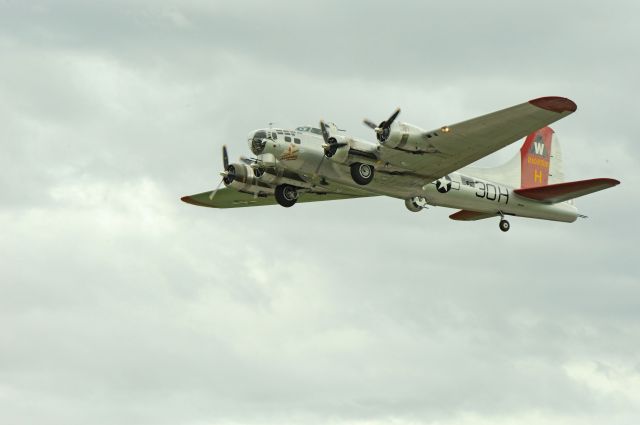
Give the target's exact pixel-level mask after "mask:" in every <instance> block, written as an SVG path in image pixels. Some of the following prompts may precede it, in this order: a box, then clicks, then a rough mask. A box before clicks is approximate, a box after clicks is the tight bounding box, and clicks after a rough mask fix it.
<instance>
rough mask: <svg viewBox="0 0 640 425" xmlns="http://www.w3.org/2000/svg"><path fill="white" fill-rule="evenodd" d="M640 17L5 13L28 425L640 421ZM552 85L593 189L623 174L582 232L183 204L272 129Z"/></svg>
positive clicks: (432, 110) (154, 6) (500, 99)
mask: <svg viewBox="0 0 640 425" xmlns="http://www.w3.org/2000/svg"><path fill="white" fill-rule="evenodd" d="M636 9H637V7H636V5H635V4H632V3H627V4H625V3H620V4H619V5H617V6H616V7H605V6H604V5H600V4H597V3H595V2H587V3H584V2H582V3H579V4H578V3H576V4H566V5H562V6H560V5H557V4H555V3H552V2H542V3H540V2H537V3H536V4H535V5H534V4H532V5H518V6H516V5H513V4H511V3H503V2H489V3H486V2H485V3H483V4H482V5H480V4H477V5H476V4H475V3H471V4H468V3H465V2H457V3H453V4H450V5H429V4H419V3H411V2H401V3H397V4H394V5H390V4H377V5H372V4H370V3H366V2H352V3H349V4H348V5H347V4H343V3H340V2H316V3H307V4H304V5H302V4H298V3H287V2H275V3H274V2H270V3H269V4H266V3H265V4H262V3H259V2H258V3H251V2H233V3H227V4H214V3H208V2H198V1H190V2H164V3H162V4H158V3H157V2H143V1H140V2H133V3H132V2H111V3H108V4H100V5H98V4H87V3H84V2H69V1H67V2H56V3H52V2H31V3H17V2H11V1H5V2H3V3H0V28H2V30H0V55H1V56H2V57H3V61H2V62H3V66H2V67H1V68H0V90H1V91H2V94H3V96H2V97H1V98H0V112H1V113H2V116H3V117H4V120H3V125H2V130H0V143H1V145H0V146H1V147H2V152H3V155H1V156H0V167H2V170H3V174H2V178H1V179H0V194H1V195H2V196H1V199H2V200H1V201H0V224H2V228H3V237H2V239H0V270H1V271H2V272H1V273H0V277H1V279H0V282H1V283H0V290H1V291H2V296H1V297H0V306H1V307H0V317H1V320H2V323H3V326H2V330H1V331H0V421H1V422H3V423H51V424H56V423H65V424H68V423H86V422H91V423H132V422H135V423H154V424H157V423H185V424H201V423H282V422H295V423H326V422H327V421H329V422H335V423H383V422H385V423H387V422H393V421H395V422H397V423H403V424H404V423H441V424H448V423H463V424H485V423H513V422H525V423H548V424H555V423H563V424H564V423H580V424H584V423H602V422H604V421H606V422H608V423H619V424H627V423H634V420H635V419H636V418H637V416H638V412H639V411H640V387H639V386H638V382H639V379H640V375H639V374H638V358H637V354H636V352H637V345H638V341H640V321H639V316H638V313H637V302H636V300H637V299H638V296H639V295H640V294H639V292H638V286H637V283H638V273H637V272H636V271H635V268H634V264H633V261H634V259H635V245H636V239H637V233H638V230H637V229H638V228H637V225H636V224H635V222H636V220H635V219H634V217H633V214H634V213H635V211H636V210H637V209H638V208H637V207H638V201H637V200H636V198H635V197H634V195H635V193H634V191H633V189H632V188H633V187H635V186H636V185H637V184H639V183H640V181H639V180H640V179H639V178H638V173H637V171H636V170H637V169H638V165H639V164H638V159H637V158H638V154H640V152H639V151H638V148H637V144H636V143H635V132H636V130H635V127H634V117H633V115H632V114H633V112H634V111H635V109H637V108H635V106H634V104H633V102H634V98H633V93H635V92H636V91H637V89H638V83H637V78H636V77H635V75H636V74H637V72H636V70H637V67H638V66H637V60H636V56H637V55H634V54H633V53H634V52H636V51H637V46H636V45H635V40H636V39H637V36H638V33H637V29H636V27H635V25H634V24H635V23H634V21H633V19H634V18H633V17H634V16H635V15H637V13H634V12H637V10H636ZM550 94H558V95H566V96H570V97H572V98H573V99H575V100H576V101H577V103H578V105H579V110H578V112H577V113H576V114H574V115H573V116H571V117H570V118H567V119H566V120H563V121H562V122H559V123H557V124H556V125H555V126H554V128H555V129H556V131H557V132H558V134H559V137H560V139H561V142H562V144H563V151H564V155H565V166H566V168H567V175H568V177H570V178H576V179H578V178H588V177H601V176H602V177H604V176H611V177H616V178H619V179H620V180H622V181H623V184H622V185H621V186H620V187H617V188H615V189H612V190H611V191H606V192H602V193H599V194H597V195H593V196H591V197H586V198H584V199H581V200H580V201H579V206H580V208H581V209H582V210H583V211H584V212H585V213H586V214H588V215H589V216H590V218H589V219H588V220H581V221H579V222H578V223H575V224H573V225H566V224H559V223H546V222H541V221H528V220H515V219H514V220H513V223H512V224H513V229H512V231H511V232H509V234H508V235H503V234H501V233H500V232H499V231H498V229H497V228H496V227H497V226H496V223H495V222H494V221H491V222H478V223H456V222H452V221H450V220H449V219H448V218H447V216H448V214H450V213H451V211H450V210H447V209H444V208H432V209H430V210H428V211H427V212H424V213H420V214H411V213H408V212H407V211H406V210H405V209H404V206H403V205H402V203H401V202H399V201H395V200H391V199H382V198H374V199H364V200H353V201H344V202H329V203H324V204H322V205H312V204H309V205H300V206H297V207H296V208H292V209H289V210H284V209H282V208H279V207H265V208H262V209H245V210H234V211H217V210H209V209H202V208H195V207H193V206H190V205H186V204H183V203H180V202H179V200H178V198H179V197H180V196H182V195H185V194H189V193H195V192H199V191H201V190H205V189H210V188H212V187H214V186H215V185H216V184H217V182H218V178H219V177H218V176H217V172H218V170H219V169H220V153H219V151H220V148H221V146H222V144H225V143H226V144H228V145H229V148H230V150H231V153H232V155H233V156H239V155H241V154H246V153H247V148H246V146H245V143H244V139H245V136H246V134H247V132H248V131H250V130H251V129H254V128H258V127H262V126H265V125H266V123H267V122H270V121H274V122H277V123H278V125H282V126H285V127H287V126H296V125H299V124H300V123H314V122H316V121H317V120H319V119H320V118H325V119H330V120H334V121H336V122H338V123H339V124H340V125H341V126H342V127H346V128H348V129H349V130H350V131H352V132H353V133H354V134H356V135H358V136H361V137H371V135H370V134H369V133H368V130H367V129H366V128H365V127H363V126H361V124H360V121H361V119H362V118H363V117H364V116H368V117H370V118H373V119H379V118H380V117H382V116H385V115H387V114H388V113H389V112H390V111H391V110H392V109H393V108H394V107H396V106H402V108H403V118H404V119H406V120H407V121H409V122H415V123H416V124H418V125H421V126H425V127H433V128H437V127H439V126H440V125H442V124H444V123H450V122H456V121H460V120H463V119H466V118H469V117H472V116H475V115H479V114H483V113H486V112H488V111H491V110H494V109H498V108H502V107H505V106H508V105H511V104H515V103H518V102H521V101H523V100H526V99H529V98H532V97H537V96H542V95H550ZM516 149H517V146H512V147H509V148H507V149H505V151H504V152H500V153H497V154H496V155H494V156H492V157H490V158H487V159H485V160H483V161H482V163H484V164H496V163H498V162H500V161H502V160H504V159H506V158H508V157H510V156H511V155H513V154H514V153H515V151H516Z"/></svg>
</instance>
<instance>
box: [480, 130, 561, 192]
mask: <svg viewBox="0 0 640 425" xmlns="http://www.w3.org/2000/svg"><path fill="white" fill-rule="evenodd" d="M469 172H470V173H471V174H472V175H475V176H478V177H480V178H484V179H487V180H493V181H496V182H502V183H505V184H508V185H511V186H513V187H515V188H518V187H520V188H523V189H524V188H530V187H537V186H546V185H549V184H556V183H562V182H563V181H564V174H563V171H562V155H561V152H560V143H558V137H557V136H556V134H555V132H554V131H553V130H552V129H551V128H550V127H544V128H541V129H540V130H537V131H534V132H533V133H531V134H530V135H528V136H527V138H526V139H525V141H524V144H523V145H522V147H521V148H520V152H518V154H517V155H516V156H515V157H513V158H512V159H511V160H510V161H508V162H507V163H505V164H503V165H501V166H499V167H494V168H474V167H470V168H469Z"/></svg>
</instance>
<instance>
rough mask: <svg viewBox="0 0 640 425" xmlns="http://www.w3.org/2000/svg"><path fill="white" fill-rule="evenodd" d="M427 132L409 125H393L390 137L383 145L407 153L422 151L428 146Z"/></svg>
mask: <svg viewBox="0 0 640 425" xmlns="http://www.w3.org/2000/svg"><path fill="white" fill-rule="evenodd" d="M424 133H425V131H424V130H423V129H421V128H420V127H416V126H415V125H411V124H407V123H397V124H395V123H394V124H393V125H392V126H391V128H390V129H389V135H388V136H387V137H386V139H385V140H384V142H383V144H384V145H385V146H386V147H388V148H393V149H402V150H406V151H412V152H414V151H422V150H423V149H424V148H425V147H426V146H425V142H424V138H423V135H424Z"/></svg>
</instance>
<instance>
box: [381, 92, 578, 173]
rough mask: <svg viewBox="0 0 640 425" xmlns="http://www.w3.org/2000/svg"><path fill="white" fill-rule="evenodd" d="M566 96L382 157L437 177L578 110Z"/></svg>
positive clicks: (454, 128)
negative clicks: (420, 148) (417, 149)
mask: <svg viewBox="0 0 640 425" xmlns="http://www.w3.org/2000/svg"><path fill="white" fill-rule="evenodd" d="M576 109H577V106H576V104H575V103H574V102H573V101H571V100H569V99H566V98H563V97H542V98H539V99H534V100H531V101H529V102H525V103H522V104H520V105H516V106H512V107H510V108H507V109H503V110H501V111H497V112H493V113H490V114H487V115H483V116H481V117H477V118H473V119H471V120H468V121H464V122H461V123H458V124H453V125H450V126H445V127H442V128H440V129H438V130H434V131H430V132H425V133H424V134H422V135H421V136H422V139H423V143H424V146H425V148H426V149H424V150H423V151H422V152H420V153H415V152H407V151H403V150H399V149H393V148H385V147H384V145H383V146H382V148H381V151H380V158H379V159H380V160H381V161H382V162H388V163H390V164H392V165H394V166H398V167H402V168H403V169H405V170H407V171H409V172H411V173H415V174H419V175H422V176H428V177H430V178H431V179H432V180H436V179H438V178H440V177H442V176H444V175H446V174H448V173H451V172H453V171H456V170H459V169H460V168H462V167H464V166H466V165H469V164H471V163H472V162H475V161H477V160H478V159H480V158H483V157H485V156H487V155H489V154H491V153H493V152H495V151H497V150H499V149H502V148H503V147H505V146H507V145H509V144H511V143H513V142H515V141H517V140H519V139H521V138H523V137H525V136H526V135H528V134H531V133H532V132H534V131H536V130H538V129H540V128H542V127H545V126H547V125H549V124H551V123H553V122H555V121H558V120H559V119H561V118H564V117H566V116H567V115H569V114H571V113H573V112H575V110H576Z"/></svg>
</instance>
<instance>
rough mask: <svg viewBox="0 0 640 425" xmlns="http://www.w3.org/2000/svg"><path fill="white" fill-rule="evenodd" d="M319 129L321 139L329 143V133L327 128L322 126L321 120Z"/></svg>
mask: <svg viewBox="0 0 640 425" xmlns="http://www.w3.org/2000/svg"><path fill="white" fill-rule="evenodd" d="M320 129H321V130H322V138H323V139H324V142H325V143H329V132H328V131H327V126H326V125H325V124H324V121H323V120H320Z"/></svg>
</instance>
